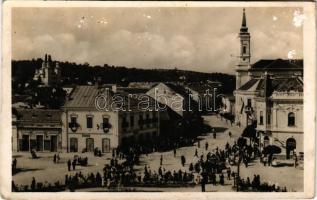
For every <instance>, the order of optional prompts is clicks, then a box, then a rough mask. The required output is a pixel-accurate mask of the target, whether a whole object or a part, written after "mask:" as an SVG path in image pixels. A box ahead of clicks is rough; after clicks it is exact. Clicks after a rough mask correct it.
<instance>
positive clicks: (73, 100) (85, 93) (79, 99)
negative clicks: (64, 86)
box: [64, 85, 101, 108]
mask: <svg viewBox="0 0 317 200" xmlns="http://www.w3.org/2000/svg"><path fill="white" fill-rule="evenodd" d="M100 92H101V89H100V88H98V87H96V86H90V85H89V86H88V85H85V86H83V85H80V86H77V87H75V89H74V90H73V91H72V93H71V94H70V98H69V100H67V101H66V103H65V105H64V107H65V108H67V107H77V108H89V107H91V108H92V107H95V98H96V97H97V95H98V94H100Z"/></svg>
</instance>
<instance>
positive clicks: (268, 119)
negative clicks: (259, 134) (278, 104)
mask: <svg viewBox="0 0 317 200" xmlns="http://www.w3.org/2000/svg"><path fill="white" fill-rule="evenodd" d="M267 124H268V125H270V124H271V115H270V114H268V115H267Z"/></svg>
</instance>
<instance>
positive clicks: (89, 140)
mask: <svg viewBox="0 0 317 200" xmlns="http://www.w3.org/2000/svg"><path fill="white" fill-rule="evenodd" d="M86 150H87V152H93V151H94V139H93V138H87V139H86Z"/></svg>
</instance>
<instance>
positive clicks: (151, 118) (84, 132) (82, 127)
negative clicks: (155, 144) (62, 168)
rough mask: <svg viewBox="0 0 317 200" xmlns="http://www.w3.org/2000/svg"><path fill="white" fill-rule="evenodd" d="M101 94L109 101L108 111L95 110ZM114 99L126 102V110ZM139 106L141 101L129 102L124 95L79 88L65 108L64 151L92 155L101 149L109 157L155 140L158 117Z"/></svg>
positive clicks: (95, 88) (97, 87) (133, 100)
mask: <svg viewBox="0 0 317 200" xmlns="http://www.w3.org/2000/svg"><path fill="white" fill-rule="evenodd" d="M101 94H103V95H105V96H106V98H107V103H108V105H109V107H107V109H103V110H100V109H97V107H96V104H95V100H96V97H97V96H98V95H101ZM114 95H118V96H120V97H122V98H123V99H124V100H123V105H122V106H123V107H121V104H120V103H119V102H115V101H114V100H113V99H112V98H113V96H114ZM108 100H109V101H108ZM138 103H139V99H136V98H132V97H131V99H129V100H128V99H127V96H126V95H125V94H123V93H114V92H112V91H110V88H106V87H99V86H77V87H76V88H75V89H74V91H73V92H72V94H71V95H70V98H69V100H68V101H67V102H66V104H65V106H64V108H63V109H64V113H63V117H62V120H63V135H65V137H66V138H67V140H64V141H63V142H64V143H65V144H64V145H63V146H65V147H66V149H65V150H66V151H67V152H82V151H88V152H91V151H93V150H94V148H98V149H99V150H101V151H102V152H103V153H107V152H110V151H111V150H112V149H116V148H118V147H119V146H122V145H125V144H128V143H133V142H141V141H142V140H148V141H150V140H155V138H156V137H157V136H158V134H159V129H158V113H157V112H156V111H150V110H140V109H138V107H137V106H138ZM100 105H102V101H101V104H100ZM111 105H112V106H111ZM120 108H123V109H120Z"/></svg>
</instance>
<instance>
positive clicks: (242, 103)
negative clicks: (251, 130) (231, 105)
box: [240, 98, 244, 114]
mask: <svg viewBox="0 0 317 200" xmlns="http://www.w3.org/2000/svg"><path fill="white" fill-rule="evenodd" d="M241 101H242V106H241V110H240V114H242V112H243V108H244V101H243V99H242V98H241Z"/></svg>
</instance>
